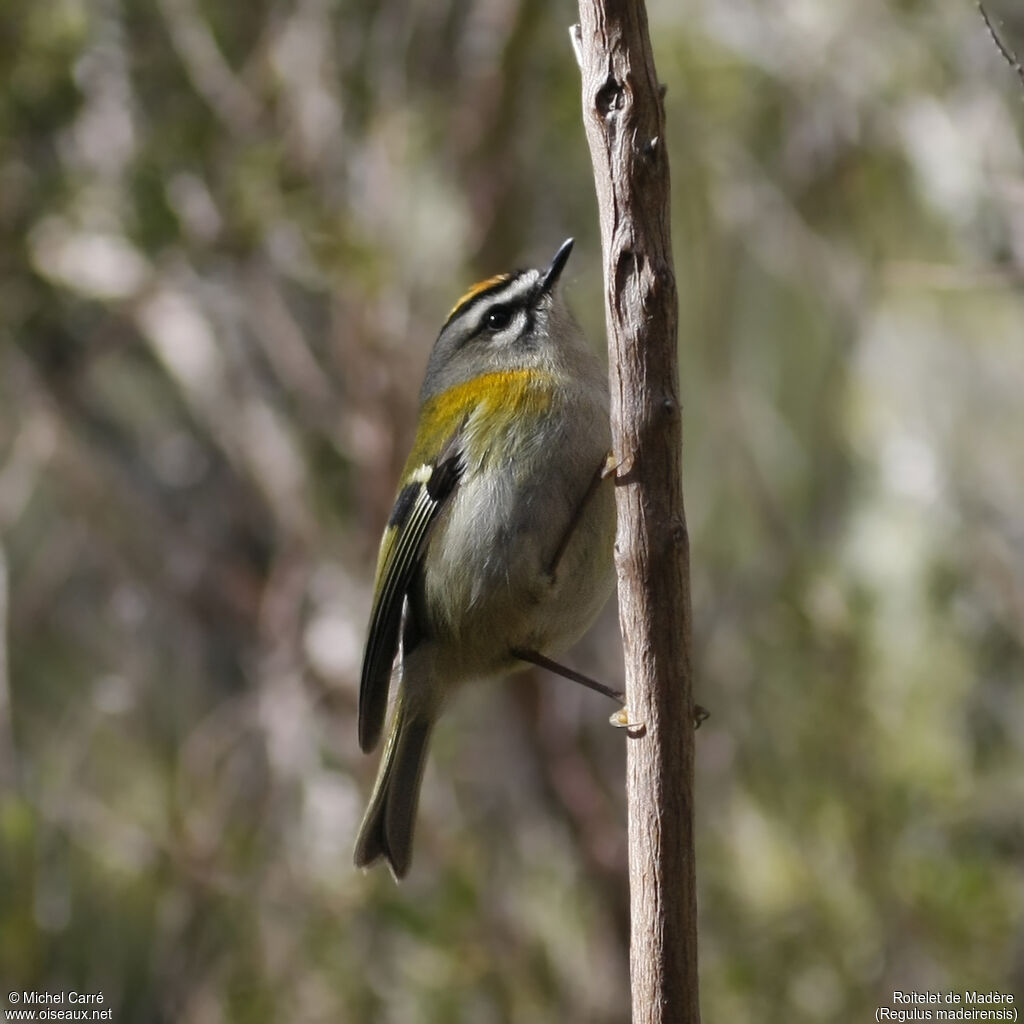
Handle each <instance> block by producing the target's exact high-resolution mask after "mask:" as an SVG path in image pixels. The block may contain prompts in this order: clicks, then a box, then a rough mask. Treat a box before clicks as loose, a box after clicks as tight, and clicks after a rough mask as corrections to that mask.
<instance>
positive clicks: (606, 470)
mask: <svg viewBox="0 0 1024 1024" xmlns="http://www.w3.org/2000/svg"><path fill="white" fill-rule="evenodd" d="M618 468H619V467H618V463H616V461H615V458H614V456H613V455H612V453H611V452H609V453H608V455H607V457H606V458H605V460H604V461H603V462H602V463H601V465H600V466H598V467H597V470H596V471H595V473H594V476H593V478H592V479H591V481H590V483H589V484H588V485H587V489H586V490H585V491H584V492H583V497H582V498H581V499H580V503H579V504H578V505H577V506H576V510H575V511H574V512H573V515H572V518H571V519H570V520H569V525H568V526H567V527H566V529H565V533H564V534H562V539H561V540H560V541H559V542H558V547H557V548H555V554H554V557H553V558H552V559H551V564H550V565H549V566H548V578H549V579H550V580H551V582H552V583H554V582H555V574H556V573H557V572H558V564H559V562H561V561H562V557H563V555H565V552H566V550H567V549H568V547H569V542H570V541H571V540H572V535H573V533H575V531H576V527H577V525H578V524H579V522H580V520H581V519H582V518H583V512H584V510H585V509H586V507H587V503H588V502H589V501H590V499H591V498H593V496H594V495H595V494H596V493H597V489H598V487H600V486H601V484H602V483H604V481H605V480H607V479H608V478H609V477H611V476H614V474H615V471H616V470H617V469H618Z"/></svg>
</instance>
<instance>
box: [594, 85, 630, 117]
mask: <svg viewBox="0 0 1024 1024" xmlns="http://www.w3.org/2000/svg"><path fill="white" fill-rule="evenodd" d="M624 93H625V90H624V89H623V87H622V83H621V82H620V81H619V80H618V79H617V78H615V77H614V76H612V75H609V76H608V78H607V79H606V80H605V83H604V85H602V86H601V88H600V89H598V90H597V95H596V96H595V97H594V105H595V106H596V107H597V112H598V113H599V114H600V115H601V116H602V117H603V118H609V117H611V116H612V114H613V113H615V111H617V110H621V109H622V107H623V105H624V103H625V96H624Z"/></svg>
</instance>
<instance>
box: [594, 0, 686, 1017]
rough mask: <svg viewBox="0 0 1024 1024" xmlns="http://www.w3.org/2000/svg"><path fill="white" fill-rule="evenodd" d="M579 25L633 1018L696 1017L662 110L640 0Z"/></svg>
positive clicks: (618, 2) (678, 430) (680, 516)
mask: <svg viewBox="0 0 1024 1024" xmlns="http://www.w3.org/2000/svg"><path fill="white" fill-rule="evenodd" d="M579 10H580V26H579V31H578V33H576V34H575V36H574V43H575V45H576V50H577V58H578V60H579V62H580V68H581V72H582V77H583V121H584V126H585V128H586V134H587V141H588V143H589V145H590V155H591V160H592V162H593V166H594V178H595V182H596V186H597V198H598V207H599V212H600V220H601V244H602V250H603V260H604V282H605V316H606V320H607V328H608V345H609V357H610V369H609V373H610V379H611V396H612V409H611V413H612V438H613V445H614V450H615V458H616V460H617V462H618V463H619V471H618V477H617V484H618V487H617V489H616V495H617V509H618V533H617V537H616V548H615V550H616V570H617V573H618V587H619V614H620V624H621V627H622V636H623V644H624V648H625V660H626V699H627V704H628V707H629V719H630V721H631V722H633V723H637V724H636V725H634V727H633V728H631V729H630V730H629V734H630V738H629V741H628V755H627V794H628V801H629V878H630V904H631V925H630V975H631V985H632V997H633V1022H634V1024H669V1022H672V1024H680V1022H682V1024H698V1022H699V1020H700V1009H699V1003H698V990H697V924H696V917H697V907H696V878H695V870H694V851H693V721H694V707H693V693H692V676H691V627H690V584H689V576H690V568H689V541H688V536H687V531H686V518H685V515H684V511H683V495H682V466H681V455H682V418H681V411H680V403H679V394H678V363H677V352H676V344H677V341H676V333H677V328H678V302H677V296H676V285H675V275H674V271H673V268H672V248H671V239H670V230H669V168H668V156H667V152H666V148H665V111H664V104H663V93H662V90H661V88H660V86H659V84H658V80H657V75H656V73H655V68H654V57H653V54H652V51H651V42H650V35H649V32H648V27H647V15H646V11H645V8H644V3H643V0H580V2H579Z"/></svg>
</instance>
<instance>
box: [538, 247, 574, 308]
mask: <svg viewBox="0 0 1024 1024" xmlns="http://www.w3.org/2000/svg"><path fill="white" fill-rule="evenodd" d="M572 243H573V240H572V239H571V238H567V239H566V240H565V241H564V242H563V243H562V246H561V248H560V249H559V250H558V252H556V253H555V258H554V259H553V260H552V261H551V266H550V267H548V269H547V270H546V271H545V272H544V277H543V278H542V280H541V282H540V294H541V295H548V294H550V293H551V292H552V291H554V288H555V285H556V284H558V279H559V278H560V277H561V276H562V271H563V270H564V269H565V265H566V263H568V262H569V253H571V252H572Z"/></svg>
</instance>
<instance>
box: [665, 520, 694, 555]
mask: <svg viewBox="0 0 1024 1024" xmlns="http://www.w3.org/2000/svg"><path fill="white" fill-rule="evenodd" d="M669 537H670V538H671V542H672V544H673V545H674V546H675V547H676V548H677V549H680V550H683V551H685V550H686V549H687V548H688V547H689V544H690V534H689V532H688V531H687V529H686V523H685V522H684V521H683V520H682V519H679V518H678V517H675V516H673V518H672V525H671V527H670V528H669Z"/></svg>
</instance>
